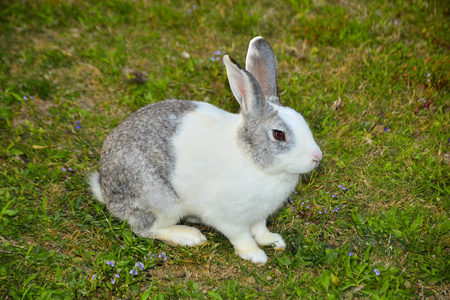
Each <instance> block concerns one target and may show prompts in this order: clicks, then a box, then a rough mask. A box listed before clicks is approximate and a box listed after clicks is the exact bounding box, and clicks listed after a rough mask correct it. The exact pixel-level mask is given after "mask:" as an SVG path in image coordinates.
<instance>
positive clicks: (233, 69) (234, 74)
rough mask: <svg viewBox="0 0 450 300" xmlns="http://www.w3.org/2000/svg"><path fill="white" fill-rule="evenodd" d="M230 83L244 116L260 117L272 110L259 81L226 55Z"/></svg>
mask: <svg viewBox="0 0 450 300" xmlns="http://www.w3.org/2000/svg"><path fill="white" fill-rule="evenodd" d="M223 62H224V63H225V67H226V68H227V75H228V81H229V82H230V86H231V90H232V91H233V95H234V97H235V98H236V100H237V101H238V102H239V104H240V105H241V110H242V113H243V115H244V116H250V115H253V116H259V115H262V114H264V113H265V112H267V111H268V110H270V108H269V104H268V103H267V102H266V99H265V98H264V95H263V92H262V90H261V87H260V86H259V83H258V81H256V79H255V78H254V77H253V75H252V74H250V73H249V72H247V71H246V70H245V69H244V68H242V67H241V66H240V65H239V64H238V63H237V62H236V61H235V60H234V59H233V58H232V57H230V56H229V55H225V56H224V57H223Z"/></svg>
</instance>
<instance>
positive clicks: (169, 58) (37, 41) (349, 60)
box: [0, 0, 450, 299]
mask: <svg viewBox="0 0 450 300" xmlns="http://www.w3.org/2000/svg"><path fill="white" fill-rule="evenodd" d="M448 16H449V10H448V6H447V5H446V2H445V1H429V2H424V1H419V0H417V1H412V0H411V1H406V0H404V1H395V2H392V1H382V0H376V1H375V0H374V1H357V0H345V1H340V2H339V4H337V3H336V2H335V1H327V0H324V1H297V0H289V1H279V2H277V1H258V2H255V3H252V4H249V3H247V2H246V1H239V0H232V1H211V2H206V1H198V2H189V1H188V2H184V1H150V2H143V1H134V0H130V1H119V0H108V1H101V2H98V1H60V0H38V1H26V0H24V1H11V0H7V1H2V2H1V3H0V53H2V54H1V55H0V117H1V119H0V138H1V139H0V144H1V146H0V174H1V175H0V233H1V234H0V242H1V244H0V260H1V261H2V263H1V265H0V295H1V296H2V298H3V299H34V298H41V299H50V298H51V299H70V298H77V299H79V298H87V299H172V298H178V299H179V298H191V299H197V298H211V299H243V298H250V299H253V298H257V299H261V298H266V299H276V298H280V299H288V298H302V299H306V298H310V299H318V298H328V299H341V298H350V299H379V298H384V299H393V298H396V299H401V298H403V299H408V298H431V299H444V298H448V297H450V294H449V290H450V280H449V278H450V274H449V270H450V263H449V262H450V222H449V211H450V200H449V199H450V177H449V176H450V175H449V174H450V142H449V138H450V136H449V132H450V126H449V124H450V122H449V112H450V106H449V104H450V101H449V100H450V97H449V72H448V70H449V63H450V57H449V47H450V39H449V38H450V34H449V32H450V28H449V22H448ZM255 35H262V36H264V37H265V38H266V39H267V40H268V41H269V42H270V43H271V44H272V46H273V48H274V50H275V52H276V54H277V57H278V61H279V92H280V94H281V95H282V96H281V100H282V102H283V103H285V104H286V105H289V106H291V107H293V108H295V109H297V110H298V111H299V112H301V113H302V115H303V116H304V117H305V118H306V119H307V121H308V123H309V124H310V127H311V129H312V131H313V133H314V134H315V137H316V141H317V142H318V144H319V145H320V146H321V148H322V150H323V153H324V160H323V163H322V165H321V167H320V169H319V170H317V171H314V172H313V173H312V174H310V175H308V176H304V177H302V180H301V181H300V183H299V187H298V190H297V194H294V195H292V198H291V200H290V201H287V202H286V206H285V207H284V208H283V209H281V210H280V211H279V213H278V214H277V215H275V216H273V218H271V219H270V222H269V227H270V228H271V229H272V230H275V231H278V232H280V233H281V234H282V235H283V236H284V237H285V240H286V242H287V244H288V247H287V249H286V251H285V252H284V253H276V252H274V251H273V250H271V249H268V248H267V249H265V250H266V251H267V252H268V255H269V262H268V263H267V264H266V265H264V266H256V265H253V264H251V263H248V262H246V261H243V260H241V259H239V258H238V257H237V256H236V255H234V253H233V249H232V247H231V245H230V243H229V241H228V240H226V238H224V237H223V236H222V235H221V234H219V233H217V232H215V231H213V230H211V229H209V228H205V227H200V229H201V230H202V232H203V233H204V234H205V235H206V236H207V238H208V240H209V242H208V243H207V244H205V245H203V246H202V247H197V248H174V247H170V246H167V245H165V244H163V243H161V242H159V241H154V240H148V239H141V238H138V237H135V236H134V235H133V233H132V232H131V231H130V229H129V228H128V226H127V225H126V223H121V222H119V221H118V220H117V219H115V218H114V217H111V216H110V215H109V214H108V212H107V210H106V209H105V207H104V206H103V205H100V204H99V203H97V202H95V201H94V200H93V197H92V196H91V195H90V193H89V191H88V186H87V183H86V176H87V175H88V174H89V173H91V172H93V171H94V170H96V168H97V165H98V160H99V153H100V149H101V145H102V140H103V139H104V138H105V137H106V136H107V135H108V133H109V132H111V130H112V129H113V128H114V127H115V126H117V125H118V124H119V123H120V122H121V121H122V120H123V119H124V118H125V117H126V116H127V115H129V114H130V113H131V112H132V111H134V110H136V109H138V108H139V107H142V106H144V105H146V104H149V103H152V102H155V101H159V100H163V99H166V98H181V99H191V100H194V99H195V100H200V101H207V102H210V103H212V104H214V105H216V106H218V107H220V108H222V109H224V110H227V111H230V112H237V111H238V110H239V106H238V104H237V102H236V101H235V100H234V99H233V96H232V93H231V91H230V89H229V86H228V82H227V79H226V74H225V68H224V66H223V65H222V63H221V61H212V60H211V59H210V58H211V57H212V56H213V55H214V52H215V51H217V50H221V51H226V52H227V53H229V54H231V55H232V56H233V57H234V58H235V59H237V60H238V61H239V62H241V63H243V62H244V60H245V53H246V48H247V45H248V42H249V40H250V39H251V38H252V37H253V36H255ZM183 52H186V53H188V54H189V58H187V57H186V54H183ZM127 69H129V70H133V71H131V73H129V74H140V73H139V72H145V73H146V75H147V77H148V79H149V80H148V81H146V82H145V83H144V84H137V83H134V82H133V80H130V75H129V76H128V77H127V76H124V75H123V73H124V70H127ZM131 77H132V76H131ZM131 79H132V78H131ZM140 262H141V263H142V264H140ZM116 274H117V275H116ZM117 276H118V277H117ZM113 280H114V281H113Z"/></svg>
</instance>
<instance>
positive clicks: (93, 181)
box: [89, 172, 105, 203]
mask: <svg viewBox="0 0 450 300" xmlns="http://www.w3.org/2000/svg"><path fill="white" fill-rule="evenodd" d="M99 178H100V175H99V174H98V172H95V173H92V174H91V176H89V185H90V186H91V191H92V193H93V194H94V197H95V198H96V199H97V200H98V202H100V203H105V200H104V199H103V196H102V191H101V189H100V182H99V181H98V180H99Z"/></svg>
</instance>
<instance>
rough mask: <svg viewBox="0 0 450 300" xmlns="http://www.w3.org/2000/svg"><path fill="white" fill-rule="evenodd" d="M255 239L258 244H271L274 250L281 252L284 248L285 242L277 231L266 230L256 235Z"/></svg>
mask: <svg viewBox="0 0 450 300" xmlns="http://www.w3.org/2000/svg"><path fill="white" fill-rule="evenodd" d="M255 240H256V242H257V243H258V245H261V246H269V245H271V246H273V248H274V249H275V251H280V252H282V251H284V250H285V249H286V243H285V242H284V240H283V238H282V237H281V235H279V234H278V233H273V232H270V231H268V230H267V231H264V232H262V233H260V234H259V235H256V236H255Z"/></svg>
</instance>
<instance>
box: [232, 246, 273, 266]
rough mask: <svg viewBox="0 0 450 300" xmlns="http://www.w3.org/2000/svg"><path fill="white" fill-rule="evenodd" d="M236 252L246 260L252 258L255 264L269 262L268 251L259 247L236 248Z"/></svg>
mask: <svg viewBox="0 0 450 300" xmlns="http://www.w3.org/2000/svg"><path fill="white" fill-rule="evenodd" d="M236 254H237V255H239V256H240V257H241V258H243V259H245V260H250V261H251V262H253V263H255V264H265V263H266V262H267V255H266V253H265V252H264V251H263V250H262V249H260V248H258V247H254V248H247V249H245V248H244V249H236Z"/></svg>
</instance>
